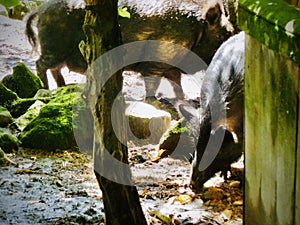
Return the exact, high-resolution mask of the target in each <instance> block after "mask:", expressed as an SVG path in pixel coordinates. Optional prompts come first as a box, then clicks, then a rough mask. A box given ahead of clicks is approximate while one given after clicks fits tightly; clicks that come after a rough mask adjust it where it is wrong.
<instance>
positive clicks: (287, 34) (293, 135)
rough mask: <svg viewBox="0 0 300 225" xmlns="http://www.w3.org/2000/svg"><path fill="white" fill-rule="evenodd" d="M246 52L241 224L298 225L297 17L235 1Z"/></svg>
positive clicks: (279, 5)
mask: <svg viewBox="0 0 300 225" xmlns="http://www.w3.org/2000/svg"><path fill="white" fill-rule="evenodd" d="M239 3H240V5H239V9H238V10H239V12H238V13H239V22H238V23H239V26H240V28H241V29H243V30H245V31H246V33H247V38H246V51H245V217H244V218H245V219H244V221H245V224H246V225H247V224H249V225H252V224H272V225H273V224H275V225H283V224H284V225H285V224H299V221H300V220H299V197H298V196H299V188H300V185H299V173H300V172H299V170H300V169H299V143H298V142H299V111H300V110H299V77H300V69H299V65H300V54H299V49H300V42H299V37H300V29H299V27H300V26H299V25H300V20H299V18H300V11H299V10H298V9H296V8H295V7H293V6H291V5H289V4H287V3H286V2H284V1H280V0H274V1H272V3H270V2H267V1H255V0H239Z"/></svg>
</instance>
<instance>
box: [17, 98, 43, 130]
mask: <svg viewBox="0 0 300 225" xmlns="http://www.w3.org/2000/svg"><path fill="white" fill-rule="evenodd" d="M44 105H45V103H44V102H42V101H39V100H37V101H35V103H33V104H32V105H31V106H30V107H29V109H28V110H27V111H26V113H25V114H23V115H21V116H20V117H19V118H17V119H16V120H15V124H16V125H17V127H18V129H19V130H21V131H22V130H23V129H24V128H25V127H26V126H27V125H28V124H29V123H30V121H31V120H33V119H34V118H35V117H37V116H38V115H39V113H40V110H41V108H42V107H43V106H44Z"/></svg>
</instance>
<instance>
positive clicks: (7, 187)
mask: <svg viewBox="0 0 300 225" xmlns="http://www.w3.org/2000/svg"><path fill="white" fill-rule="evenodd" d="M155 153H156V152H155V146H153V145H146V146H140V147H136V146H132V147H131V148H130V157H129V158H130V162H131V168H132V173H133V177H134V180H135V183H136V185H137V188H138V192H139V196H140V201H141V204H142V207H143V210H144V213H145V216H146V218H147V221H148V224H165V223H164V222H166V221H168V220H169V221H171V220H173V224H213V225H214V224H216V225H217V224H242V220H241V216H242V215H241V213H242V195H241V189H240V188H239V187H236V186H235V185H232V184H233V183H234V182H226V183H224V182H222V180H221V179H220V178H217V177H216V178H215V181H214V184H215V185H219V187H218V188H216V187H214V188H209V189H207V190H206V191H204V192H203V193H201V194H199V195H195V194H194V193H193V192H192V191H191V190H190V189H189V187H188V182H189V170H190V165H189V163H188V162H183V161H181V160H176V159H172V158H163V159H161V160H160V161H159V162H158V163H154V162H151V160H150V158H151V156H153V155H155ZM8 157H9V158H10V159H11V160H13V161H14V162H17V163H18V164H19V165H18V167H15V166H13V165H10V166H6V167H2V168H1V170H0V199H1V201H0V224H1V225H2V224H3V225H4V224H11V225H17V224H24V225H26V224H32V225H35V224H41V225H42V224H101V223H102V222H104V209H103V204H102V200H101V199H102V195H101V191H100V189H99V187H98V184H97V181H96V179H95V176H94V173H93V163H92V161H93V160H92V157H91V156H90V155H87V154H85V153H81V152H80V151H76V150H68V151H59V150H58V151H56V152H46V151H39V150H30V149H20V150H19V152H17V153H15V154H8ZM220 181H221V182H220ZM201 197H202V198H204V199H205V202H204V201H203V200H202V199H201ZM165 217H166V218H165ZM163 221H164V222H163ZM187 222H190V223H187Z"/></svg>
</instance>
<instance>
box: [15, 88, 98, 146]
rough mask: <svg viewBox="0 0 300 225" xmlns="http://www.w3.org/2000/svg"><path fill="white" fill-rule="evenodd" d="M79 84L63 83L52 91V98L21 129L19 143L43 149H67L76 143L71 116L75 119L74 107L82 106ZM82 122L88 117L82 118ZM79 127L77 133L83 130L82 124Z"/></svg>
mask: <svg viewBox="0 0 300 225" xmlns="http://www.w3.org/2000/svg"><path fill="white" fill-rule="evenodd" d="M79 87H80V85H70V86H65V87H62V88H59V89H57V90H56V91H54V92H53V93H52V94H53V96H54V98H53V99H52V100H51V101H50V102H49V103H47V104H45V105H44V106H43V107H42V108H41V109H40V112H39V114H38V116H37V117H35V118H33V119H32V120H31V121H30V122H29V123H28V124H27V125H26V127H25V128H24V129H23V131H22V132H21V134H20V140H21V142H22V146H24V147H28V148H33V149H45V150H55V149H70V148H73V147H76V146H77V144H76V140H75V137H74V126H75V125H74V122H73V118H75V117H77V118H78V115H77V114H78V111H77V110H78V109H79V108H80V107H79V105H80V104H82V106H81V107H82V108H84V105H83V104H84V102H83V100H82V99H81V91H82V88H79ZM75 106H76V107H75ZM74 107H75V109H76V110H75V111H74V110H73V109H74ZM81 122H82V121H81ZM84 122H87V120H86V119H85V120H84ZM79 124H80V123H79ZM87 124H89V125H90V124H91V123H87ZM92 124H93V123H92ZM81 129H82V130H83V131H81ZM90 129H91V128H90ZM79 130H80V131H78V132H79V134H78V133H76V134H77V135H76V136H78V135H79V136H80V135H81V134H82V133H84V130H85V128H84V126H80V127H79ZM83 137H84V135H82V138H83ZM89 138H90V137H89ZM41 140H43V141H41Z"/></svg>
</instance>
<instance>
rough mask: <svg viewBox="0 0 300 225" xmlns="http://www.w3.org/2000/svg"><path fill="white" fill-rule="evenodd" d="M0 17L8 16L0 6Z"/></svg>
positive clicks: (5, 10)
mask: <svg viewBox="0 0 300 225" xmlns="http://www.w3.org/2000/svg"><path fill="white" fill-rule="evenodd" d="M0 15H2V16H8V12H7V9H6V8H5V7H4V6H3V5H1V4H0Z"/></svg>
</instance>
